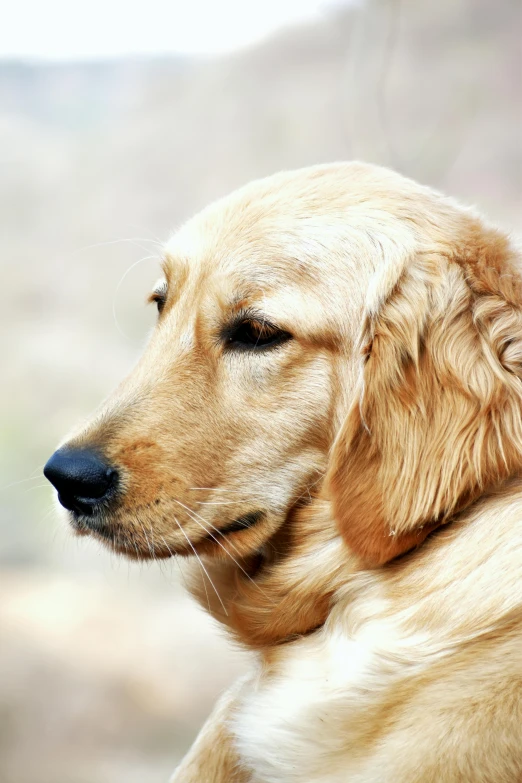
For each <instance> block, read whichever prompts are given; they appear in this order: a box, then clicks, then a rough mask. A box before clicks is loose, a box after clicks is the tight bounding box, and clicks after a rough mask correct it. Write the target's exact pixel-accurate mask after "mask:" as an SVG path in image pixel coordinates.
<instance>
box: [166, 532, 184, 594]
mask: <svg viewBox="0 0 522 783" xmlns="http://www.w3.org/2000/svg"><path fill="white" fill-rule="evenodd" d="M160 538H161V540H162V541H163V543H164V544H165V547H166V549H167V552H168V553H169V555H170V556H171V557H172V559H173V560H174V562H175V563H176V565H177V567H178V569H179V573H180V576H181V578H182V580H183V584H184V585H185V589H186V590H188V589H189V586H188V584H187V580H186V579H185V574H184V573H183V571H182V569H181V564H180V562H179V559H178V558H177V557H176V555H175V554H174V552H173V551H172V549H171V548H170V546H169V545H168V544H167V539H166V538H165V536H160Z"/></svg>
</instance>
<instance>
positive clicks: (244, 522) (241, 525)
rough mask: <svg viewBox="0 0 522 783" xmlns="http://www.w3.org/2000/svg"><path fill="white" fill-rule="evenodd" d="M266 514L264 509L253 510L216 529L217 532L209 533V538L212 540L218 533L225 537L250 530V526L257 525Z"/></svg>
mask: <svg viewBox="0 0 522 783" xmlns="http://www.w3.org/2000/svg"><path fill="white" fill-rule="evenodd" d="M264 516H265V512H264V511H251V512H250V513H248V514H244V515H243V516H241V517H238V518H237V519H235V520H234V521H233V522H230V523H229V524H228V525H225V527H222V528H219V529H218V530H216V531H215V533H212V534H210V533H209V535H208V536H207V539H208V540H209V541H211V540H212V539H213V538H215V536H216V535H220V536H221V537H225V536H228V535H231V534H232V533H240V532H241V531H242V530H249V529H250V528H252V527H255V526H256V525H257V524H258V522H260V521H261V520H262V519H263V518H264Z"/></svg>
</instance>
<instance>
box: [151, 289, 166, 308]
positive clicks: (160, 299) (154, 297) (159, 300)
mask: <svg viewBox="0 0 522 783" xmlns="http://www.w3.org/2000/svg"><path fill="white" fill-rule="evenodd" d="M166 301H167V296H166V294H160V293H158V292H157V291H155V292H154V293H153V294H151V295H150V296H149V302H155V304H156V307H157V308H158V313H161V311H162V310H163V308H164V307H165V302H166Z"/></svg>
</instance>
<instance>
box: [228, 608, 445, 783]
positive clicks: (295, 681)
mask: <svg viewBox="0 0 522 783" xmlns="http://www.w3.org/2000/svg"><path fill="white" fill-rule="evenodd" d="M426 641H427V640H426V639H420V638H419V639H417V640H415V639H413V638H409V639H407V638H400V637H399V636H398V635H397V633H396V631H395V629H394V628H393V627H392V626H390V625H389V623H387V622H386V621H373V622H371V623H368V624H367V625H366V626H364V627H363V628H361V629H360V630H359V632H358V633H357V634H356V635H355V636H354V637H352V638H350V637H349V636H348V634H345V633H343V632H340V631H339V629H338V628H337V629H335V630H332V631H330V630H326V629H323V630H321V631H320V632H317V633H315V634H313V636H311V637H308V638H306V639H303V640H301V641H299V642H296V643H293V644H292V645H290V646H289V649H288V653H287V655H286V657H285V659H284V662H283V665H282V666H281V668H280V669H279V670H278V672H277V675H276V676H273V677H271V676H269V677H266V676H259V677H258V678H257V679H256V680H254V681H253V683H252V684H251V687H250V688H249V689H248V690H247V692H246V693H245V694H244V696H243V699H242V701H241V704H240V707H239V709H238V711H237V713H236V716H235V720H234V724H233V731H234V734H235V737H236V743H237V747H238V750H239V753H240V756H241V758H242V759H243V760H244V761H245V762H246V763H247V764H248V766H249V767H251V768H252V769H255V770H256V774H255V775H254V777H253V778H252V783H344V781H353V783H358V782H359V781H360V782H361V783H362V781H364V783H370V782H371V783H373V782H375V783H383V781H385V780H386V781H387V780H390V781H391V780H394V781H395V780H397V783H398V781H399V780H400V778H395V777H393V776H392V777H389V776H388V773H391V772H392V771H391V770H389V769H388V770H387V771H385V770H384V769H383V767H382V764H381V762H380V761H379V758H378V756H379V755H380V754H376V753H375V747H374V746H375V739H376V738H375V719H376V714H379V713H380V712H381V710H382V709H383V704H384V703H386V702H387V701H388V700H389V699H390V698H392V696H393V689H394V687H396V685H397V682H398V681H400V680H401V679H404V678H408V677H409V676H412V675H413V674H414V673H419V672H420V671H421V670H422V669H423V668H424V667H425V666H426V665H427V660H428V659H430V658H431V657H432V656H431V655H430V654H429V651H428V647H429V645H428V647H427V646H426ZM439 654H440V653H439ZM381 741H382V738H381ZM402 783H404V781H402Z"/></svg>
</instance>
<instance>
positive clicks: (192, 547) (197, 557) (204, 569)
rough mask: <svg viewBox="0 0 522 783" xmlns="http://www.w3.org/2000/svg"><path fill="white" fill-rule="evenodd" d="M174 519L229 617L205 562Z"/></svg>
mask: <svg viewBox="0 0 522 783" xmlns="http://www.w3.org/2000/svg"><path fill="white" fill-rule="evenodd" d="M174 519H175V520H176V524H177V526H178V527H179V529H180V530H181V532H182V533H183V535H184V536H185V538H186V539H187V543H188V545H189V546H190V548H191V549H192V551H193V552H194V554H195V555H196V559H197V561H198V563H199V564H200V566H201V568H202V569H203V571H204V572H205V574H206V575H207V578H208V581H209V582H210V584H211V585H212V589H213V590H214V592H215V594H216V595H217V597H218V600H219V603H220V604H221V606H222V607H223V611H224V612H225V614H226V616H227V617H228V612H227V610H226V608H225V604H224V603H223V601H222V600H221V596H220V595H219V593H218V591H217V589H216V585H215V584H214V582H213V581H212V579H211V578H210V574H209V573H208V571H207V569H206V568H205V566H204V565H203V562H202V560H201V558H200V556H199V555H198V553H197V552H196V549H195V547H194V544H193V543H192V541H191V540H190V538H189V537H188V536H187V534H186V533H185V531H184V530H183V528H182V527H181V525H180V524H179V522H178V520H177V518H176V516H174ZM203 584H204V583H203ZM205 592H206V589H205ZM207 600H208V594H207ZM208 607H209V611H210V602H209V605H208Z"/></svg>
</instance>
